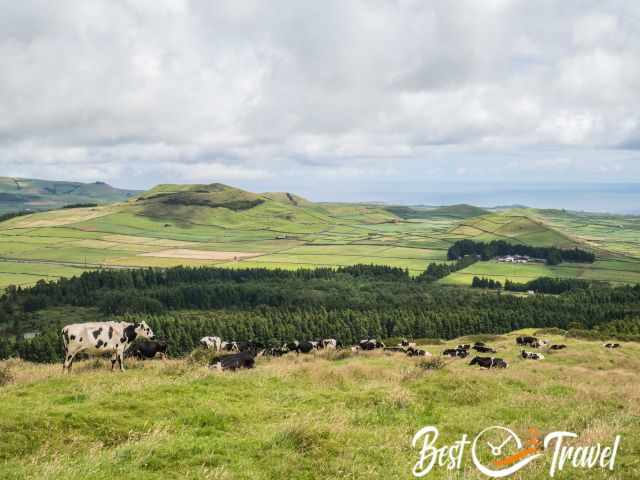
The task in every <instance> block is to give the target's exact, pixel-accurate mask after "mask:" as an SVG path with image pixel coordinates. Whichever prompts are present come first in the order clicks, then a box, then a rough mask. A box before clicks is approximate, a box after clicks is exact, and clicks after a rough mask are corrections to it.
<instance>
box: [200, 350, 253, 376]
mask: <svg viewBox="0 0 640 480" xmlns="http://www.w3.org/2000/svg"><path fill="white" fill-rule="evenodd" d="M255 364H256V359H255V355H254V354H253V353H251V352H249V351H245V352H238V353H232V354H231V355H223V356H221V357H218V358H216V359H214V361H213V363H212V364H211V368H215V369H218V370H222V371H224V370H232V371H233V370H238V369H241V368H253V367H254V366H255Z"/></svg>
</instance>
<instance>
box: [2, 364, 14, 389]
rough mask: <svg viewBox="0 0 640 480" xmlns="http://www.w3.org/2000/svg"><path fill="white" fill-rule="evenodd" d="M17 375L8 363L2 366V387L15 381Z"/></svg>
mask: <svg viewBox="0 0 640 480" xmlns="http://www.w3.org/2000/svg"><path fill="white" fill-rule="evenodd" d="M14 380H15V377H14V375H13V372H12V371H11V369H10V368H9V366H8V365H2V366H0V387H4V386H5V385H9V384H10V383H13V381H14Z"/></svg>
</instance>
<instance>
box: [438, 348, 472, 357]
mask: <svg viewBox="0 0 640 480" xmlns="http://www.w3.org/2000/svg"><path fill="white" fill-rule="evenodd" d="M442 355H444V356H446V357H459V358H466V357H467V355H469V352H468V351H467V350H466V349H463V348H447V349H446V350H444V351H443V352H442Z"/></svg>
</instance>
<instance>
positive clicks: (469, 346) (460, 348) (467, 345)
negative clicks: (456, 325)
mask: <svg viewBox="0 0 640 480" xmlns="http://www.w3.org/2000/svg"><path fill="white" fill-rule="evenodd" d="M480 346H484V344H482V345H480ZM456 348H457V349H458V350H470V349H471V345H470V344H468V343H465V344H464V345H458V346H457V347H456Z"/></svg>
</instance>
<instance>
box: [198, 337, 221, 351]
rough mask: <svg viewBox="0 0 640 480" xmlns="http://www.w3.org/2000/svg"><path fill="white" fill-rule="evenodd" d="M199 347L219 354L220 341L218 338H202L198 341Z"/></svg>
mask: <svg viewBox="0 0 640 480" xmlns="http://www.w3.org/2000/svg"><path fill="white" fill-rule="evenodd" d="M200 346H201V347H203V348H206V349H207V350H213V351H214V352H219V351H220V350H222V339H221V338H220V337H202V338H201V339H200Z"/></svg>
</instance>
